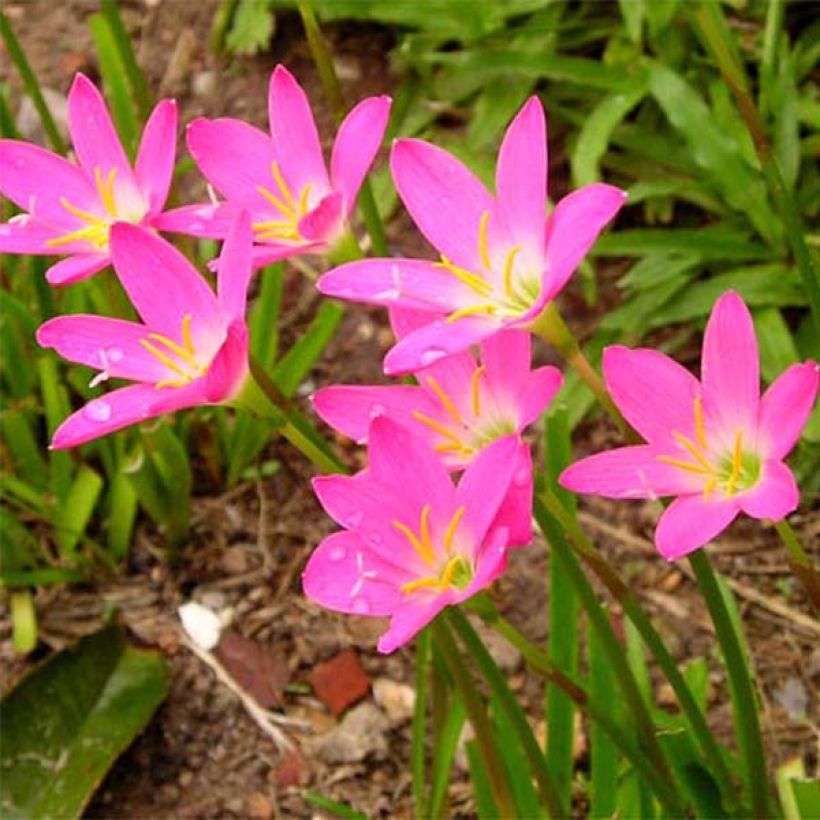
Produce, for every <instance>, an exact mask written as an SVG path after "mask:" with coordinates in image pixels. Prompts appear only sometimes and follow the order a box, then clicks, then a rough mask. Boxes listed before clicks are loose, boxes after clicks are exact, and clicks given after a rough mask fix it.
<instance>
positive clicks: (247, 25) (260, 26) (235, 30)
mask: <svg viewBox="0 0 820 820" xmlns="http://www.w3.org/2000/svg"><path fill="white" fill-rule="evenodd" d="M273 30H274V16H273V12H272V11H271V4H270V3H269V2H266V0H239V4H238V5H237V7H236V10H235V11H234V15H233V25H232V26H231V29H230V31H229V32H228V36H227V37H226V39H225V45H226V47H227V49H228V51H232V52H233V53H234V54H247V55H251V54H258V53H259V52H260V51H265V50H266V49H267V47H268V46H269V45H270V38H271V37H272V36H273Z"/></svg>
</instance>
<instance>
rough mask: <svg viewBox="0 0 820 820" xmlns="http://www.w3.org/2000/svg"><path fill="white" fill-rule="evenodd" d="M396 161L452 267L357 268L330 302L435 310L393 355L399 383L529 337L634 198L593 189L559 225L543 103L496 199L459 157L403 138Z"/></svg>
mask: <svg viewBox="0 0 820 820" xmlns="http://www.w3.org/2000/svg"><path fill="white" fill-rule="evenodd" d="M390 161H391V170H392V173H393V179H394V181H395V184H396V188H397V189H398V192H399V195H400V197H401V199H402V201H403V202H404V204H405V206H406V207H407V210H408V211H409V212H410V215H411V216H412V218H413V220H414V221H415V223H416V225H417V226H418V227H419V229H420V230H421V232H422V233H423V234H424V236H425V237H426V238H427V240H428V241H429V242H430V244H431V245H433V246H434V247H435V248H436V250H437V251H438V252H439V253H440V254H441V258H440V260H439V261H438V262H432V261H427V260H421V259H367V260H362V261H358V262H351V263H348V264H346V265H342V266H341V267H338V268H336V269H335V270H332V271H330V272H329V273H327V274H325V275H324V276H323V277H322V278H321V279H320V280H319V284H318V287H319V290H320V291H321V292H322V293H324V294H326V295H328V296H336V297H339V298H341V299H348V300H351V301H358V302H367V303H369V304H377V305H386V306H388V307H404V308H414V309H418V310H425V311H428V312H429V313H430V317H429V323H428V324H427V325H426V326H425V327H422V328H420V329H419V330H417V331H416V332H415V333H412V334H410V335H409V336H407V337H406V338H404V339H402V340H400V341H399V343H398V344H397V345H396V346H395V347H394V348H393V349H392V350H391V351H390V352H389V353H388V355H387V357H386V358H385V361H384V369H385V372H386V373H388V374H399V373H408V372H412V371H414V370H418V369H420V368H422V367H426V366H427V365H429V364H432V363H433V362H434V361H436V360H437V359H440V358H443V357H444V356H447V355H450V354H453V353H457V352H459V351H462V350H465V349H466V348H468V347H469V346H470V345H472V344H474V343H477V342H480V341H481V340H482V339H486V338H487V337H489V336H491V335H492V334H493V333H496V332H497V331H499V330H501V329H503V328H512V327H517V328H527V326H528V325H529V324H530V323H531V322H532V321H533V320H534V319H535V318H536V317H538V315H539V314H540V313H541V312H542V311H543V309H544V307H545V306H546V304H547V303H548V302H549V301H550V300H551V299H553V298H554V297H555V296H556V294H557V293H558V292H559V291H560V290H561V288H563V287H564V285H565V284H566V282H567V280H568V279H569V278H570V276H571V275H572V273H573V272H574V270H575V268H576V267H577V266H578V264H579V262H580V261H581V259H582V258H583V257H584V255H585V254H586V252H587V251H588V250H589V248H590V246H591V245H592V244H593V242H594V241H595V239H596V238H597V236H598V234H599V233H600V232H601V230H602V229H603V228H604V226H605V225H606V224H607V223H608V222H609V221H610V220H611V219H612V218H613V217H614V216H615V214H616V213H617V212H618V210H619V209H620V207H621V206H622V205H623V203H624V200H625V196H626V195H625V194H624V192H623V191H621V190H619V189H618V188H614V187H612V186H611V185H604V184H593V185H587V186H585V187H583V188H580V189H578V190H577V191H574V192H573V193H571V194H569V195H568V196H567V197H565V198H564V199H562V200H561V201H560V202H559V203H558V204H557V205H556V207H555V208H554V209H553V211H552V212H551V213H550V214H549V216H547V213H546V197H547V142H546V122H545V118H544V109H543V107H542V105H541V102H540V101H539V100H538V98H537V97H531V98H530V99H529V100H528V101H527V103H526V104H525V105H524V107H523V108H522V109H521V111H520V112H519V113H518V115H517V116H516V117H515V119H514V120H513V122H512V124H511V125H510V127H509V128H508V129H507V133H506V134H505V136H504V141H503V143H502V145H501V150H500V153H499V156H498V166H497V169H496V179H495V187H496V195H495V197H493V196H492V195H491V194H490V192H489V191H488V190H487V189H486V187H485V186H484V185H483V184H482V183H481V182H480V181H479V180H478V179H477V178H476V177H475V176H474V175H473V174H472V173H471V172H470V171H469V170H468V169H467V168H465V167H464V166H463V165H462V164H461V163H460V162H459V161H458V160H456V159H455V158H454V157H453V156H452V155H450V154H448V153H447V152H446V151H443V150H442V149H440V148H437V147H436V146H434V145H431V144H430V143H428V142H424V141H422V140H415V139H400V140H398V141H397V142H396V143H395V144H394V146H393V151H392V155H391V160H390Z"/></svg>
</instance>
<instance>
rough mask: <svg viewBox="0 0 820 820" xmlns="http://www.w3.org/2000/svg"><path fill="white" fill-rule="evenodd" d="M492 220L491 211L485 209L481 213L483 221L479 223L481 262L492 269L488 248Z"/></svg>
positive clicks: (488, 268)
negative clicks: (488, 235)
mask: <svg viewBox="0 0 820 820" xmlns="http://www.w3.org/2000/svg"><path fill="white" fill-rule="evenodd" d="M489 222H490V212H489V211H484V213H482V214H481V221H480V222H479V223H478V253H479V255H480V256H481V264H482V265H484V268H485V269H486V270H490V252H489V250H488V248H487V226H488V225H489Z"/></svg>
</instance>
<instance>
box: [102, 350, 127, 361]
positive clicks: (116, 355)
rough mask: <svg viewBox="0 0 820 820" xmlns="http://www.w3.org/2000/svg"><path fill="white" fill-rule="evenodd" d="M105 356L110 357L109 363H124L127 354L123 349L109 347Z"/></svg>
mask: <svg viewBox="0 0 820 820" xmlns="http://www.w3.org/2000/svg"><path fill="white" fill-rule="evenodd" d="M105 355H106V356H108V361H109V362H119V361H122V358H123V356H125V353H124V352H123V349H122V348H121V347H109V348H108V350H106V352H105Z"/></svg>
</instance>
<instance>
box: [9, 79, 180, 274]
mask: <svg viewBox="0 0 820 820" xmlns="http://www.w3.org/2000/svg"><path fill="white" fill-rule="evenodd" d="M68 127H69V131H70V132H71V141H72V144H73V146H74V152H75V154H76V155H77V160H78V162H79V164H78V165H77V164H74V163H73V162H70V161H69V160H67V159H65V158H64V157H61V156H59V155H57V154H53V153H51V152H50V151H46V150H45V149H44V148H40V147H39V146H37V145H30V144H29V143H26V142H19V141H17V140H0V193H2V194H3V195H4V196H6V197H8V198H9V199H10V200H11V201H12V202H14V203H15V205H17V206H18V207H20V208H22V209H23V210H24V211H26V213H23V214H20V215H18V216H15V217H13V218H12V219H11V220H10V221H9V222H7V223H5V224H0V253H24V254H37V255H41V254H42V255H65V256H67V258H66V259H63V260H62V261H60V262H57V264H55V265H52V266H51V267H50V268H49V269H48V272H47V273H46V278H47V279H48V281H49V282H50V283H51V284H52V285H66V284H69V283H70V282H77V281H79V280H81V279H86V278H88V277H89V276H93V275H94V274H95V273H98V272H99V271H101V270H102V269H103V268H105V267H106V266H107V265H108V264H109V263H110V262H111V248H110V244H109V234H110V230H111V226H112V225H113V224H114V223H115V222H131V223H133V224H136V225H142V226H144V227H148V228H150V227H155V226H156V219H157V216H158V215H159V214H160V212H161V211H162V208H163V206H164V205H165V199H166V197H167V196H168V188H169V187H170V184H171V175H172V173H173V170H174V154H175V152H176V129H177V108H176V103H175V102H174V101H173V100H162V101H161V102H160V103H159V104H158V105H157V106H156V108H154V110H153V112H152V113H151V116H150V118H149V120H148V122H147V124H146V126H145V131H144V132H143V135H142V141H141V143H140V147H139V151H138V152H137V160H136V163H135V164H134V167H133V168H132V167H131V163H130V162H129V161H128V158H127V157H126V155H125V151H124V150H123V147H122V144H121V143H120V140H119V137H118V136H117V132H116V131H115V130H114V125H113V123H112V122H111V117H110V116H109V113H108V109H107V108H106V105H105V101H104V100H103V98H102V95H101V94H100V92H99V91H98V90H97V89H96V87H95V86H94V84H93V83H92V82H91V81H90V80H89V79H88V78H87V77H84V76H83V75H82V74H78V75H77V76H76V77H75V78H74V82H73V84H72V86H71V90H70V91H69V93H68Z"/></svg>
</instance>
